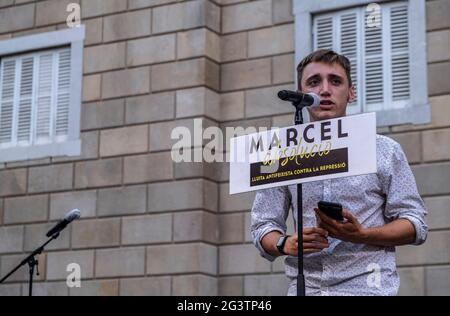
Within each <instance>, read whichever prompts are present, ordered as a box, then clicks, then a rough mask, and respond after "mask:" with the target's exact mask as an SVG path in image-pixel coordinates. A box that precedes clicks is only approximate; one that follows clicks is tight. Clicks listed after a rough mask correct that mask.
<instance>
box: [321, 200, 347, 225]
mask: <svg viewBox="0 0 450 316" xmlns="http://www.w3.org/2000/svg"><path fill="white" fill-rule="evenodd" d="M317 205H318V207H319V210H320V211H321V212H322V213H324V214H325V215H327V216H328V217H331V218H332V219H335V220H337V221H343V220H344V216H342V205H341V204H339V203H333V202H327V201H319V203H318V204H317Z"/></svg>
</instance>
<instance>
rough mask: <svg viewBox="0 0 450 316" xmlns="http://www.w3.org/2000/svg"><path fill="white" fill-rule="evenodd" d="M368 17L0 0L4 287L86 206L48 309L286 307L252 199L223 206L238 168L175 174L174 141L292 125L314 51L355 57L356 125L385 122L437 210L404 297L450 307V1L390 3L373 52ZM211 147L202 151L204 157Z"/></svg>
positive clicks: (219, 3) (235, 5)
mask: <svg viewBox="0 0 450 316" xmlns="http://www.w3.org/2000/svg"><path fill="white" fill-rule="evenodd" d="M338 3H340V4H338ZM370 4H371V3H370V2H369V1H363V0H348V1H347V0H346V1H309V0H303V1H301V0H254V1H246V0H214V1H213V0H189V1H176V0H43V1H33V0H0V62H1V68H0V83H1V84H0V86H1V87H2V88H0V89H2V93H3V94H1V93H0V95H2V96H3V97H2V99H1V100H0V104H1V106H2V107H1V109H2V112H1V113H0V145H1V146H0V153H1V155H0V156H2V157H0V159H1V162H0V275H1V276H4V275H5V274H7V273H8V272H9V271H10V270H11V269H12V268H14V266H15V265H17V264H18V263H19V262H20V261H21V260H22V259H23V258H24V257H25V256H26V254H27V253H29V252H31V251H32V250H34V249H35V248H36V247H38V246H39V245H40V244H41V243H43V242H44V241H45V240H46V237H45V233H46V232H47V230H48V229H49V228H51V227H52V226H53V225H54V223H55V222H56V221H57V220H59V219H61V218H62V217H63V216H64V215H65V214H66V213H67V212H68V211H70V210H71V209H75V208H78V209H80V210H81V213H82V216H81V219H80V220H77V221H75V222H73V223H72V224H71V225H70V226H68V227H67V229H66V230H64V231H63V232H62V233H61V235H60V236H59V238H58V239H57V240H55V241H54V242H52V243H51V244H50V245H49V246H48V247H47V248H46V251H45V252H44V253H43V254H42V255H41V256H39V258H38V260H39V265H38V268H39V272H40V275H39V276H38V277H35V281H36V283H35V285H34V291H35V294H36V295H201V296H203V295H236V296H240V295H285V294H286V291H287V285H288V282H287V279H286V278H285V276H284V266H283V262H282V260H281V259H280V258H278V259H277V260H276V261H275V262H273V263H270V262H268V261H266V260H265V259H263V258H262V257H260V255H259V253H258V251H257V250H256V248H255V247H254V246H253V244H252V241H251V237H250V233H249V231H250V209H251V206H252V203H253V198H254V193H246V194H240V195H233V196H230V195H229V194H228V192H229V185H228V179H229V176H228V173H229V168H228V165H227V163H226V162H214V163H208V162H205V161H203V162H180V163H176V162H174V161H173V160H172V157H171V150H172V146H173V145H174V143H175V142H176V140H174V139H171V132H172V130H173V129H174V128H176V127H180V126H185V127H187V128H188V129H189V130H190V131H192V134H193V135H194V130H195V124H196V122H199V121H194V119H201V122H202V126H203V128H207V127H214V126H215V127H220V128H221V130H222V131H223V132H224V133H225V131H226V130H227V128H230V127H237V126H240V127H243V128H246V127H249V126H253V127H256V128H258V127H267V128H270V127H281V126H288V125H292V121H293V109H292V108H291V107H290V106H288V105H286V104H283V103H282V102H281V101H279V100H277V99H276V97H275V96H276V92H277V91H278V90H281V89H295V88H294V87H295V81H296V79H295V64H296V63H297V62H298V60H299V59H300V58H301V57H303V56H304V55H305V53H307V52H309V51H311V50H312V49H314V48H318V47H328V46H329V47H330V48H336V47H337V48H338V50H340V51H343V52H345V53H346V54H350V55H351V56H352V57H353V58H354V60H353V61H352V62H354V63H355V64H356V65H358V67H356V70H355V73H354V75H355V76H356V77H355V78H358V79H357V84H358V85H359V87H360V89H361V90H359V91H360V92H361V93H360V94H359V96H360V98H361V100H364V101H366V102H363V104H359V105H357V106H358V109H357V110H355V113H356V112H361V111H369V110H375V111H378V112H379V113H378V117H379V118H380V122H379V127H378V132H379V133H382V134H384V135H387V136H389V137H392V138H393V139H395V140H396V141H398V142H399V143H400V144H401V145H402V147H403V149H404V151H405V153H406V155H407V157H408V160H409V162H410V164H411V168H412V170H413V172H414V175H415V177H416V181H417V185H418V189H419V192H420V193H421V195H422V197H423V198H424V200H425V203H426V205H427V207H428V211H429V214H428V224H429V228H430V232H429V235H428V240H427V242H426V243H425V244H424V245H422V246H419V247H415V246H404V247H398V248H397V258H398V267H399V273H400V277H401V289H400V294H403V295H448V294H450V206H449V205H450V105H449V104H450V83H449V82H450V81H449V79H450V19H449V18H448V16H449V15H450V0H431V1H422V0H420V1H419V0H405V1H396V2H392V1H379V2H378V5H379V8H381V12H385V11H386V12H388V13H386V14H388V15H386V17H387V18H386V19H384V17H385V16H384V15H382V17H383V19H382V21H386V22H390V24H389V25H390V28H389V29H387V31H385V29H384V26H383V27H381V28H379V32H381V33H379V34H381V35H379V36H380V38H379V41H380V43H382V44H380V45H382V47H385V46H384V45H385V44H386V43H387V42H386V38H388V39H390V40H391V41H390V46H389V47H390V49H391V50H389V51H383V52H380V54H379V55H377V54H375V53H374V54H372V55H370V54H369V52H372V51H370V49H369V50H368V49H366V50H365V51H364V49H362V48H363V47H366V48H367V45H366V46H364V43H366V44H367V43H369V40H368V39H370V38H372V37H370V36H373V38H374V39H375V40H376V38H377V33H376V31H374V33H364V32H365V31H364V27H362V28H361V26H360V24H359V22H361V21H363V19H364V18H366V16H365V15H364V14H365V13H364V12H369V14H370V11H368V10H367V7H368V6H369V5H370ZM402 5H403V7H405V8H407V9H406V11H402V8H403V7H402ZM390 6H392V7H393V8H394V9H389V10H391V11H387V10H388V9H385V8H390ZM411 6H414V8H415V10H411ZM397 8H398V9H397ZM78 9H79V12H78ZM345 10H347V11H345ZM352 10H353V11H352ZM358 10H359V11H358ZM360 11H361V12H360ZM355 12H359V13H355ZM389 12H390V14H391V15H389ZM405 12H407V13H405ZM78 13H79V16H80V18H81V26H77V18H76V17H77V14H78ZM344 13H345V14H347V13H348V14H349V15H345V14H344ZM353 13H354V14H355V16H359V18H358V19H359V20H358V19H357V20H351V21H350V22H348V23H350V24H345V19H344V18H343V16H345V17H347V16H351V14H353ZM343 14H344V15H343ZM383 14H384V13H383ZM402 14H404V15H402ZM330 17H331V18H330ZM403 17H404V19H403ZM327 19H328V20H327ZM396 19H397V20H396ZM327 21H332V22H330V23H331V24H327V23H328V22H327ZM336 21H338V22H339V21H340V22H342V23H341V24H333V23H337V22H336ZM352 21H353V22H352ZM321 23H322V24H321ZM351 23H355V24H354V25H353V24H351ZM382 23H384V22H382ZM396 23H397V24H396ZM402 23H404V24H402ZM405 23H406V24H405ZM336 25H340V26H339V27H337V26H336ZM346 25H347V26H348V25H350V26H349V29H347V30H346V29H345V26H346ZM352 25H353V26H352ZM361 25H363V24H361ZM382 25H385V24H382ZM395 25H403V26H404V27H406V28H407V29H408V30H409V32H408V33H407V34H406V35H404V33H402V30H404V28H400V29H399V31H398V32H396V31H395ZM321 27H322V28H321ZM327 27H328V29H327ZM413 27H418V28H419V31H418V32H416V31H415V30H416V29H414V28H413ZM324 28H325V29H324ZM421 29H423V40H422V41H421V40H420V34H421V33H420V30H421ZM321 30H322V31H323V34H324V35H323V37H320V34H321V33H320V31H321ZM338 30H339V31H338ZM352 30H359V31H356V33H352ZM389 31H390V32H391V33H389ZM336 32H338V33H336ZM327 34H333V35H336V34H337V35H338V36H332V38H342V39H344V37H343V36H342V34H363V35H355V38H354V39H353V40H354V42H350V43H351V45H350V46H348V47H359V48H361V51H352V50H351V49H350V50H349V51H348V52H347V51H345V47H346V46H345V45H344V44H345V43H344V42H345V41H344V40H342V41H341V42H339V43H334V42H327ZM364 34H365V35H364ZM383 34H384V35H383ZM386 34H388V35H386ZM389 34H390V35H389ZM417 34H418V35H417ZM413 35H414V36H419V37H414V36H413ZM339 36H340V37H339ZM385 36H387V37H385ZM402 36H406V37H404V38H403V40H406V42H407V43H406V44H405V45H406V46H401V45H400V46H398V47H397V46H396V43H399V42H401V43H403V42H402V38H401V37H402ZM361 38H364V39H366V41H365V42H364V43H363V42H361V41H360V40H361ZM399 38H400V39H399ZM414 39H418V40H414ZM350 41H351V38H350ZM383 43H384V44H383ZM336 45H337V46H336ZM374 45H376V44H374ZM405 47H406V48H405ZM397 48H398V50H395V49H397ZM383 49H384V48H383ZM402 49H404V50H403V51H402ZM423 50H424V51H423ZM421 51H423V54H422V53H420V52H421ZM417 52H418V53H417ZM352 54H353V55H352ZM402 54H403V55H402ZM390 56H397V57H398V58H397V59H395V58H391V57H390ZM402 56H409V58H410V60H407V61H406V62H405V61H404V59H401V58H402ZM370 58H373V59H376V58H380V59H379V60H380V62H381V61H383V65H386V63H387V64H388V65H391V66H392V67H391V68H390V69H391V70H392V71H391V73H389V72H385V69H384V68H383V69H379V71H380V72H381V73H383V76H387V77H383V78H388V79H389V80H391V81H389V82H392V85H390V86H389V87H388V86H384V83H383V82H385V81H384V80H379V81H376V80H375V79H373V78H376V70H375V72H374V73H372V74H370V73H369V72H368V71H369V70H370V69H371V68H370V66H369V62H370V60H371V59H370ZM69 60H70V62H69ZM385 61H386V62H385ZM396 61H398V64H395V62H396ZM395 65H399V66H398V67H399V68H395ZM405 65H406V66H405ZM402 67H407V69H408V74H409V76H406V77H402V76H401V73H402V70H404V68H402ZM48 69H50V70H51V71H50V70H48ZM364 69H365V70H364ZM398 69H400V70H398ZM388 73H389V74H388ZM399 73H400V75H396V74H399ZM414 75H415V76H414ZM56 78H57V79H56ZM68 78H70V80H69V79H68ZM405 78H406V79H405ZM427 78H428V79H427ZM46 80H47V81H46ZM55 80H56V81H55ZM68 80H69V81H68ZM371 80H372V81H371ZM396 80H397V81H396ZM46 83H47V84H48V85H47V86H46ZM397 83H398V84H397ZM31 87H33V88H31ZM405 87H408V88H405ZM369 88H373V89H375V90H374V91H375V92H377V91H384V92H383V93H384V96H385V97H391V98H392V99H393V100H395V101H397V100H400V101H401V100H402V95H403V96H404V95H407V96H408V97H409V96H410V95H414V96H415V97H414V98H413V99H414V100H413V101H414V102H413V103H414V104H413V105H414V106H417V107H412V108H411V106H410V105H411V104H410V103H408V102H409V101H410V100H409V99H408V98H406V99H407V100H406V101H405V102H403V103H402V102H400V103H401V104H400V103H395V102H393V103H392V104H393V105H392V108H389V109H386V108H383V109H380V108H377V107H374V108H370V107H368V108H366V105H367V104H377V102H378V101H379V100H378V101H377V100H374V102H372V103H370V102H371V100H372V99H371V95H369V94H367V93H365V91H366V90H368V89H369ZM27 89H28V90H27ZM377 89H378V90H377ZM379 89H381V90H379ZM386 89H387V90H386ZM389 89H390V90H389ZM404 89H407V90H406V91H407V93H406V94H405V93H403V94H402V92H404V91H405V90H404ZM386 91H390V94H388V93H387V92H386ZM396 91H397V92H398V94H395V93H397V92H396ZM8 93H10V95H8ZM372 101H373V100H372ZM375 101H377V102H375ZM416 101H417V102H416ZM411 102H412V101H411ZM394 103H395V104H394ZM399 104H400V105H399ZM402 104H403V105H402ZM352 109H353V108H352ZM385 110H389V111H385ZM394 110H395V111H394ZM383 111H384V112H383ZM8 115H9V116H8ZM46 115H47V116H46ZM2 119H3V121H2ZM46 119H49V120H48V122H50V123H48V124H50V125H46V123H45V122H47V121H46ZM40 120H41V121H40ZM24 122H25V123H24ZM26 122H28V123H26ZM8 124H10V125H8ZM27 124H29V125H27ZM27 126H31V127H27ZM207 143H208V139H207V138H206V139H204V141H203V144H202V143H201V142H200V143H199V144H198V143H195V142H194V143H193V146H192V148H191V150H190V153H191V154H192V157H193V156H195V154H196V153H199V152H200V154H201V150H202V147H203V146H202V145H205V144H207ZM55 144H56V145H55ZM24 148H25V149H24ZM292 226H293V225H292V221H291V224H290V229H291V231H292V230H293V227H292ZM73 263H75V264H76V265H75V266H74V265H71V264H73ZM78 267H79V271H78ZM78 272H80V274H81V287H77V286H76V282H73V280H72V276H74V275H76V274H77V273H78ZM68 279H69V281H68ZM27 280H28V269H27V268H26V267H24V268H21V269H20V270H19V271H18V272H16V273H15V274H14V275H13V276H12V277H11V278H10V279H9V280H8V282H7V283H6V284H3V285H1V286H0V295H27V293H28V292H27Z"/></svg>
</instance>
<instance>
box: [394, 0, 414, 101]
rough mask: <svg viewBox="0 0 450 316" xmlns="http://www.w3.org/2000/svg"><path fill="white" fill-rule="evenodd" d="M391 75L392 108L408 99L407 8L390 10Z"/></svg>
mask: <svg viewBox="0 0 450 316" xmlns="http://www.w3.org/2000/svg"><path fill="white" fill-rule="evenodd" d="M390 24H391V25H390V26H391V27H390V30H391V32H390V33H391V34H390V35H391V73H392V102H393V107H403V104H402V102H396V101H400V100H408V99H409V98H410V86H409V78H410V74H409V43H408V42H409V33H408V6H407V5H402V6H397V7H391V8H390Z"/></svg>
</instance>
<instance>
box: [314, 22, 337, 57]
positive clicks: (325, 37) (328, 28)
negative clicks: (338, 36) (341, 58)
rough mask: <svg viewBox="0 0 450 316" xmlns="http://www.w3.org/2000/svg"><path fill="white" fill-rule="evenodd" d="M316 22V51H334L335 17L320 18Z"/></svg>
mask: <svg viewBox="0 0 450 316" xmlns="http://www.w3.org/2000/svg"><path fill="white" fill-rule="evenodd" d="M315 22H316V23H315V27H314V34H315V37H314V38H315V42H314V47H315V49H325V48H329V49H333V17H332V16H327V17H320V18H317V19H316V20H315Z"/></svg>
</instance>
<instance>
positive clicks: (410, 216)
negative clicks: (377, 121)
mask: <svg viewBox="0 0 450 316" xmlns="http://www.w3.org/2000/svg"><path fill="white" fill-rule="evenodd" d="M383 158H384V159H390V163H389V164H387V166H388V170H387V172H386V174H385V176H384V177H383V178H384V179H383V181H382V182H383V187H384V192H385V194H386V206H385V211H384V215H385V216H386V217H387V218H388V219H390V220H395V219H399V218H404V219H407V220H409V221H410V222H411V223H412V224H413V225H414V228H415V230H416V239H415V241H414V243H413V244H414V245H421V244H423V243H424V242H425V240H426V238H427V233H428V226H427V224H426V222H425V216H426V215H427V211H426V208H425V204H424V202H423V200H422V198H421V197H420V195H419V192H418V191H417V185H416V181H415V179H414V175H413V173H412V171H411V168H410V167H409V164H408V160H407V159H406V156H405V154H404V152H403V150H402V148H401V147H400V145H399V144H398V143H394V147H393V150H392V151H390V154H389V156H388V157H383Z"/></svg>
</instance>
